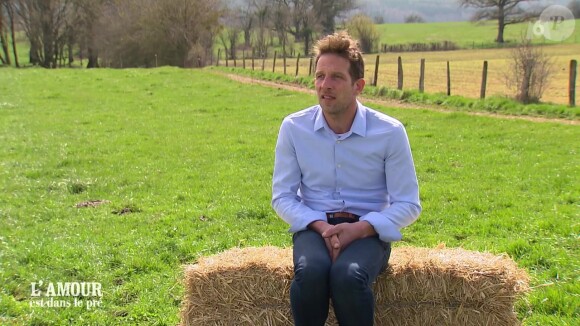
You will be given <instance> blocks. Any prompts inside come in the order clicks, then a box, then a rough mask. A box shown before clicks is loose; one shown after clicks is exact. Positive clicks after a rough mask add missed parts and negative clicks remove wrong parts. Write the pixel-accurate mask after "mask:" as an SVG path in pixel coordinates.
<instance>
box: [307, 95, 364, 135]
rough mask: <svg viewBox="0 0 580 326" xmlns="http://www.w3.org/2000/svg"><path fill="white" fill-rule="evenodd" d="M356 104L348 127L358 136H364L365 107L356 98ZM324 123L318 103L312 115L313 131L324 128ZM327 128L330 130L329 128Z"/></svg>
mask: <svg viewBox="0 0 580 326" xmlns="http://www.w3.org/2000/svg"><path fill="white" fill-rule="evenodd" d="M356 104H357V110H356V113H355V116H354V121H353V122H352V126H351V127H350V131H351V132H353V133H355V134H357V135H359V136H362V137H365V136H366V134H367V120H366V119H365V117H366V112H367V109H366V107H365V106H364V105H362V104H361V103H360V102H359V101H358V100H357V101H356ZM326 125H327V124H326V120H325V119H324V114H322V108H321V107H320V105H319V106H318V110H317V111H316V115H315V117H314V131H318V130H320V129H321V128H324V127H325V126H326ZM328 129H329V130H330V128H328Z"/></svg>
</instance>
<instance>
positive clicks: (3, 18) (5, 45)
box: [0, 0, 10, 65]
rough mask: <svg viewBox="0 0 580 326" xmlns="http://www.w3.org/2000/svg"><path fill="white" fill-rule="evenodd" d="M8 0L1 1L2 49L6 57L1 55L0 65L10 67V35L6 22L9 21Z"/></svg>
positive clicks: (0, 30) (0, 42)
mask: <svg viewBox="0 0 580 326" xmlns="http://www.w3.org/2000/svg"><path fill="white" fill-rule="evenodd" d="M6 2H7V1H6V0H0V47H1V48H2V51H3V52H4V55H2V53H0V63H2V64H7V65H10V51H9V50H8V33H7V30H8V28H7V26H6V23H5V21H7V20H8V13H7V10H6V4H5V3H6Z"/></svg>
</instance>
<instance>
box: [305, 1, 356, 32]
mask: <svg viewBox="0 0 580 326" xmlns="http://www.w3.org/2000/svg"><path fill="white" fill-rule="evenodd" d="M355 2H356V1H354V0H312V6H313V8H314V11H315V12H316V18H317V19H318V20H319V21H320V24H321V26H322V34H323V35H328V34H332V33H333V32H334V30H335V29H336V24H335V20H336V18H337V17H339V16H341V15H343V14H344V13H346V12H349V11H351V10H353V9H355V8H356V5H355Z"/></svg>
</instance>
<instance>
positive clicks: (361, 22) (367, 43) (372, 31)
mask: <svg viewBox="0 0 580 326" xmlns="http://www.w3.org/2000/svg"><path fill="white" fill-rule="evenodd" d="M346 28H347V29H348V31H349V33H351V35H352V36H353V37H355V38H356V39H358V41H359V43H360V47H361V50H362V51H363V52H366V53H372V52H376V51H377V50H378V46H379V40H380V34H379V31H378V30H377V28H376V26H375V24H374V22H373V20H372V18H370V17H368V16H366V15H362V14H360V15H356V16H354V17H352V18H351V19H350V20H349V21H348V22H347V23H346Z"/></svg>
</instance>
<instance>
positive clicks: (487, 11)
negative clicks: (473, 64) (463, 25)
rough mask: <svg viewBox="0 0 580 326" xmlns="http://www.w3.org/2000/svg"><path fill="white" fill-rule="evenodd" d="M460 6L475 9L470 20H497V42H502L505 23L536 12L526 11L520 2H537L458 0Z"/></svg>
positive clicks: (523, 18) (507, 23) (519, 19)
mask: <svg viewBox="0 0 580 326" xmlns="http://www.w3.org/2000/svg"><path fill="white" fill-rule="evenodd" d="M458 1H459V4H460V6H462V7H472V8H475V9H476V12H475V14H474V15H473V17H472V18H471V20H472V21H483V20H497V37H496V39H495V41H496V42H497V43H504V37H503V36H504V30H505V27H506V26H507V25H510V24H515V23H520V22H522V21H525V20H527V19H529V18H531V17H532V16H535V15H536V13H532V12H526V11H525V10H523V9H522V8H521V7H520V4H521V3H524V2H526V3H531V2H537V1H538V0H458Z"/></svg>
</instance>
